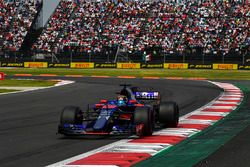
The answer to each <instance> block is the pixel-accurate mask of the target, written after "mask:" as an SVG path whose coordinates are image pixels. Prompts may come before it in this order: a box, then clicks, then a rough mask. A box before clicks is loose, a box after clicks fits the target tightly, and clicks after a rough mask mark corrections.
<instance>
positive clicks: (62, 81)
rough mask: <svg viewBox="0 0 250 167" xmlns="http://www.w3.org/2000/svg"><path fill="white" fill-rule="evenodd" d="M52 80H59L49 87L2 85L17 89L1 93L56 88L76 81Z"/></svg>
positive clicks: (5, 87) (6, 87)
mask: <svg viewBox="0 0 250 167" xmlns="http://www.w3.org/2000/svg"><path fill="white" fill-rule="evenodd" d="M50 81H57V82H58V83H56V84H55V85H53V86H47V87H8V86H4V87H0V89H12V90H17V91H15V92H6V93H0V95H6V94H16V93H23V92H29V91H35V90H41V89H49V88H54V87H59V86H64V85H68V84H72V83H75V81H70V80H50Z"/></svg>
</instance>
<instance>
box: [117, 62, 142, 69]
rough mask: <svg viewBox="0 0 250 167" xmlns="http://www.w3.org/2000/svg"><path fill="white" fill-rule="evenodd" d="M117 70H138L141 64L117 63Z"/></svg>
mask: <svg viewBox="0 0 250 167" xmlns="http://www.w3.org/2000/svg"><path fill="white" fill-rule="evenodd" d="M117 68H123V69H139V68H141V64H140V63H117Z"/></svg>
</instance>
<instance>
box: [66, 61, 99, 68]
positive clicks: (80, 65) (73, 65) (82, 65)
mask: <svg viewBox="0 0 250 167" xmlns="http://www.w3.org/2000/svg"><path fill="white" fill-rule="evenodd" d="M94 67H95V66H94V63H80V62H79V63H70V68H94Z"/></svg>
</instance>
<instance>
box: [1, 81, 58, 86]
mask: <svg viewBox="0 0 250 167" xmlns="http://www.w3.org/2000/svg"><path fill="white" fill-rule="evenodd" d="M56 83H57V81H47V80H17V79H5V80H3V81H0V87H48V86H53V85H55V84H56Z"/></svg>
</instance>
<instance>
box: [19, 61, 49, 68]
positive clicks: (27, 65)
mask: <svg viewBox="0 0 250 167" xmlns="http://www.w3.org/2000/svg"><path fill="white" fill-rule="evenodd" d="M24 67H25V68H47V67H48V62H24Z"/></svg>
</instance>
